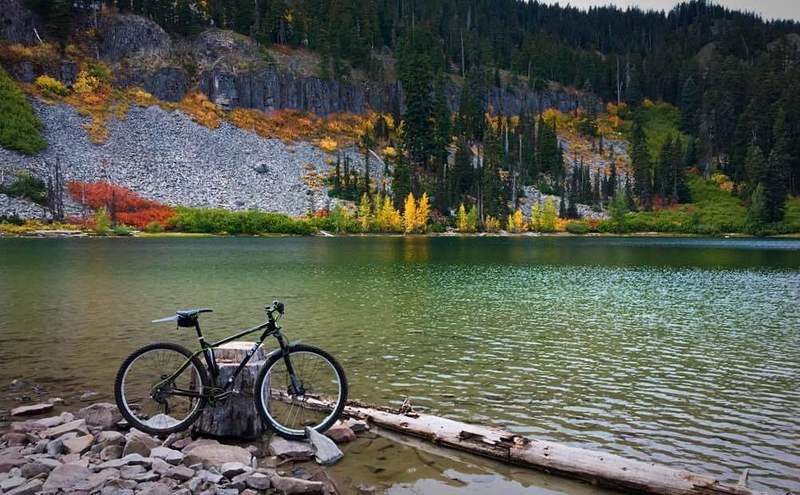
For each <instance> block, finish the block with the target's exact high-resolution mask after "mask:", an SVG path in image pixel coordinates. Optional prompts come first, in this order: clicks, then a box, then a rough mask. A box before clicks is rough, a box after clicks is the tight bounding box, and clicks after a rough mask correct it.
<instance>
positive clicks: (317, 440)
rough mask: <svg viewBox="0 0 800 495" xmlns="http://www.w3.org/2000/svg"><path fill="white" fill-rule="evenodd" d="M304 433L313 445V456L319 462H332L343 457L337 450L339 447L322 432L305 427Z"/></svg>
mask: <svg viewBox="0 0 800 495" xmlns="http://www.w3.org/2000/svg"><path fill="white" fill-rule="evenodd" d="M306 435H307V436H308V439H309V440H310V441H311V445H312V446H313V447H314V457H315V458H316V459H317V462H318V463H319V464H322V465H327V464H333V463H335V462H336V461H338V460H339V459H341V458H342V457H344V454H343V453H342V451H341V450H339V447H337V446H336V443H334V441H333V440H331V439H330V438H328V437H326V436H325V435H323V434H322V433H319V432H318V431H316V430H314V429H312V428H309V427H306ZM354 435H355V434H354Z"/></svg>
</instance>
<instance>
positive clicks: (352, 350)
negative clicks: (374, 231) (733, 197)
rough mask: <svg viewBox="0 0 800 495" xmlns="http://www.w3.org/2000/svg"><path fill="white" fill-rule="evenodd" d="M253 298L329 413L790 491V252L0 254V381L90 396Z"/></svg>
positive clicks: (200, 247) (77, 242)
mask: <svg viewBox="0 0 800 495" xmlns="http://www.w3.org/2000/svg"><path fill="white" fill-rule="evenodd" d="M274 298H280V299H281V300H283V301H284V302H285V303H286V306H287V313H286V316H285V318H284V319H283V320H282V324H283V328H284V332H285V333H286V334H287V335H288V336H289V338H290V339H292V340H302V341H304V342H306V343H311V344H315V345H318V346H320V347H323V348H324V349H326V350H329V351H330V352H332V353H333V354H334V355H335V356H336V357H337V358H338V359H339V360H340V361H341V362H342V364H343V365H344V367H345V370H346V371H347V374H348V378H349V380H350V382H351V391H350V395H351V398H358V399H361V400H364V401H366V402H371V403H376V404H383V405H399V404H400V403H402V401H403V400H404V399H405V398H409V399H410V400H411V401H412V403H413V404H414V406H415V407H416V408H417V409H419V410H423V411H430V412H434V413H437V414H441V415H445V416H449V417H453V418H456V419H461V420H465V421H469V422H482V423H488V424H492V425H496V426H500V427H503V428H507V429H509V430H511V431H514V432H517V433H519V434H523V435H530V436H536V437H542V438H547V439H551V440H556V441H560V442H564V443H568V444H572V445H578V446H584V447H588V448H596V449H602V450H605V451H611V452H615V453H617V454H620V455H623V456H627V457H632V458H637V459H643V460H651V461H656V462H659V463H664V464H668V465H671V466H676V467H684V468H688V469H692V470H697V471H704V472H708V473H711V474H713V475H716V476H718V477H720V478H722V479H724V480H727V481H736V479H737V478H738V476H739V474H740V473H741V471H742V470H743V469H745V468H750V477H751V481H752V486H754V487H758V488H762V489H766V490H770V491H781V492H785V491H788V490H795V491H797V490H800V441H798V439H799V438H800V412H799V411H798V408H799V406H800V308H799V307H798V301H800V241H794V240H750V239H730V240H722V239H690V238H685V239H684V238H652V239H645V238H589V237H587V238H555V237H547V238H545V237H542V238H474V237H473V238H461V237H457V238H443V237H438V238H427V237H406V238H403V237H348V238H310V237H304V238H194V239H176V238H172V239H171V238H160V239H0V308H2V311H1V312H0V362H2V363H3V365H2V367H0V387H2V389H3V390H5V389H7V385H8V383H10V382H11V380H13V379H15V378H23V379H25V380H29V381H34V382H36V383H38V384H40V385H42V386H43V387H44V388H45V389H46V393H47V394H49V396H62V397H65V398H74V397H76V396H77V395H80V394H81V393H83V392H85V391H87V390H93V391H97V392H99V393H100V396H101V398H104V399H108V398H111V397H112V388H113V377H114V374H115V373H116V370H117V368H118V366H119V364H120V363H121V361H122V359H123V358H124V356H126V355H127V354H129V353H130V352H131V351H133V350H134V349H135V348H136V347H137V346H139V345H141V344H144V343H147V342H151V341H155V340H172V341H179V342H184V343H186V344H187V345H189V346H191V347H194V345H195V340H196V339H195V338H194V337H193V336H192V333H191V332H186V331H183V332H178V331H176V330H175V328H174V327H173V326H171V325H163V324H162V325H152V324H150V323H149V322H150V320H152V319H155V318H158V317H162V316H168V315H170V314H173V313H174V311H175V310H176V309H182V308H191V307H198V306H209V307H212V308H214V311H215V312H214V313H212V314H208V315H203V317H202V319H201V323H202V325H203V328H204V330H205V331H206V334H207V335H209V336H212V337H223V336H226V335H228V334H231V333H233V332H234V331H235V330H238V329H239V328H243V327H246V326H251V325H255V324H257V323H260V322H261V321H262V319H263V317H264V313H263V308H264V306H265V305H266V304H268V303H269V302H270V301H272V299H274ZM14 404H17V402H14V400H13V394H10V393H8V392H4V393H3V394H2V395H0V408H2V409H8V408H10V407H12V406H13V405H14Z"/></svg>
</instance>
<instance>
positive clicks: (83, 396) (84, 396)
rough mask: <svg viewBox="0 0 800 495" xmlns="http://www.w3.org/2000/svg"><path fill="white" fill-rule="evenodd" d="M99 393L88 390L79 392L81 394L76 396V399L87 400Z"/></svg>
mask: <svg viewBox="0 0 800 495" xmlns="http://www.w3.org/2000/svg"><path fill="white" fill-rule="evenodd" d="M99 395H100V394H98V393H97V392H92V391H91V390H90V391H88V392H84V393H83V394H81V396H80V397H79V398H78V400H80V401H81V402H89V401H90V400H92V399H94V398H96V397H97V396H99Z"/></svg>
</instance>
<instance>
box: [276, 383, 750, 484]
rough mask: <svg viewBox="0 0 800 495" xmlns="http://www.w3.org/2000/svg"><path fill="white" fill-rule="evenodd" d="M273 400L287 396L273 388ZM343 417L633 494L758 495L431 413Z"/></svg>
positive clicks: (370, 411)
mask: <svg viewBox="0 0 800 495" xmlns="http://www.w3.org/2000/svg"><path fill="white" fill-rule="evenodd" d="M270 398H271V399H272V400H275V399H277V400H284V399H285V398H284V397H282V394H281V393H279V392H277V391H274V390H273V391H272V392H271V394H270ZM304 404H305V405H306V407H309V408H314V409H323V410H330V409H331V406H332V405H331V404H330V403H329V402H326V401H323V400H317V399H307V400H306V402H305V403H304ZM344 415H345V416H348V417H352V418H357V419H361V420H365V421H368V422H370V423H372V424H374V425H377V426H380V427H383V428H386V429H388V430H392V431H396V432H399V433H403V434H406V435H411V436H414V437H418V438H421V439H424V440H427V441H430V442H432V443H434V444H437V445H440V446H443V447H450V448H453V449H457V450H461V451H464V452H470V453H472V454H477V455H480V456H483V457H489V458H492V459H495V460H498V461H501V462H505V463H509V464H514V465H518V466H524V467H529V468H533V469H538V470H541V471H545V472H547V473H552V474H558V475H562V476H564V477H569V478H575V479H581V480H585V481H589V482H591V483H593V484H596V485H599V486H604V487H608V488H615V489H622V490H625V491H629V492H637V493H652V494H657V495H712V494H720V495H756V494H757V493H759V492H756V491H753V490H751V489H749V488H747V486H744V485H742V484H738V485H732V484H725V483H721V482H719V481H717V480H716V479H714V478H713V477H711V476H707V475H701V474H696V473H693V472H690V471H686V470H683V469H675V468H670V467H666V466H661V465H658V464H655V463H651V462H643V461H638V460H633V459H626V458H624V457H620V456H618V455H615V454H607V453H602V452H597V451H592V450H587V449H581V448H577V447H570V446H567V445H563V444H559V443H555V442H551V441H548V440H539V439H530V438H526V437H522V436H519V435H515V434H513V433H509V432H507V431H503V430H500V429H497V428H491V427H486V426H480V425H471V424H466V423H462V422H459V421H454V420H451V419H447V418H441V417H438V416H433V415H430V414H421V413H416V412H407V413H405V414H400V413H397V412H395V411H392V410H389V409H385V408H378V407H369V406H365V405H362V404H354V403H351V405H348V406H347V407H345V410H344Z"/></svg>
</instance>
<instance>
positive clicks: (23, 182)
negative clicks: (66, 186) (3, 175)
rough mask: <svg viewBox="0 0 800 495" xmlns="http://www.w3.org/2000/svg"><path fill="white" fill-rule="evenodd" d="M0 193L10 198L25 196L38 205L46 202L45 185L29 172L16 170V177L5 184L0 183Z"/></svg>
mask: <svg viewBox="0 0 800 495" xmlns="http://www.w3.org/2000/svg"><path fill="white" fill-rule="evenodd" d="M0 193H3V194H5V195H7V196H11V197H12V198H26V199H29V200H31V201H33V202H34V203H36V204H38V205H44V204H46V203H47V196H48V195H47V186H46V185H45V183H44V181H42V180H41V179H39V178H38V177H34V176H33V175H31V174H30V173H29V172H25V171H22V172H17V178H16V180H14V182H12V183H11V184H9V185H7V186H2V185H0Z"/></svg>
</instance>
